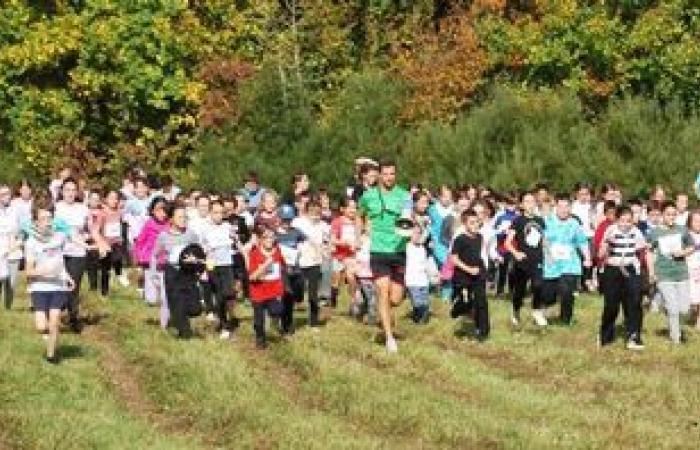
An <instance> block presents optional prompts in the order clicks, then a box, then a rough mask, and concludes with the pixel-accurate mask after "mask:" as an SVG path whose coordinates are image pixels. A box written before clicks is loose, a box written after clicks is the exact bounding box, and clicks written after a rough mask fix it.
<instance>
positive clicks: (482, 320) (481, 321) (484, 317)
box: [452, 280, 491, 337]
mask: <svg viewBox="0 0 700 450" xmlns="http://www.w3.org/2000/svg"><path fill="white" fill-rule="evenodd" d="M464 291H466V292H467V299H468V300H467V302H468V303H469V304H470V305H471V307H472V312H473V314H474V327H475V328H476V330H477V332H478V333H479V335H481V336H483V337H486V336H488V335H489V333H490V332H491V320H490V318H489V303H488V300H487V298H486V280H477V281H473V282H470V283H467V284H466V285H463V284H460V283H455V284H454V286H453V291H452V297H453V301H457V302H462V301H465V300H464Z"/></svg>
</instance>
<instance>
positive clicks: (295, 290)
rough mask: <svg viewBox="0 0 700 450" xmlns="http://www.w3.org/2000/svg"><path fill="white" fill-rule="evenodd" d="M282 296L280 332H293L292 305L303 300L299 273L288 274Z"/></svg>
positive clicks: (301, 278)
mask: <svg viewBox="0 0 700 450" xmlns="http://www.w3.org/2000/svg"><path fill="white" fill-rule="evenodd" d="M284 290H285V292H284V295H283V296H282V306H283V309H282V321H281V326H282V331H283V332H284V333H293V332H294V305H295V304H297V303H299V302H301V301H303V300H304V278H303V276H302V274H300V273H288V274H287V275H286V278H285V287H284Z"/></svg>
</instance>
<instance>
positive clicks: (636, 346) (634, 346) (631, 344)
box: [627, 339, 644, 350]
mask: <svg viewBox="0 0 700 450" xmlns="http://www.w3.org/2000/svg"><path fill="white" fill-rule="evenodd" d="M627 350H644V344H642V343H639V342H635V341H633V340H631V339H630V340H629V341H627Z"/></svg>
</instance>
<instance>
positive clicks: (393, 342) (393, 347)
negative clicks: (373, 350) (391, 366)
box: [386, 337, 399, 353]
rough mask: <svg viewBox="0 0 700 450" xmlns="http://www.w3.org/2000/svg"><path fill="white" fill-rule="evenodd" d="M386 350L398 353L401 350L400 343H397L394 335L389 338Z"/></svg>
mask: <svg viewBox="0 0 700 450" xmlns="http://www.w3.org/2000/svg"><path fill="white" fill-rule="evenodd" d="M386 351H387V352H389V353H396V352H398V351H399V346H398V344H396V339H394V338H393V337H390V338H387V340H386Z"/></svg>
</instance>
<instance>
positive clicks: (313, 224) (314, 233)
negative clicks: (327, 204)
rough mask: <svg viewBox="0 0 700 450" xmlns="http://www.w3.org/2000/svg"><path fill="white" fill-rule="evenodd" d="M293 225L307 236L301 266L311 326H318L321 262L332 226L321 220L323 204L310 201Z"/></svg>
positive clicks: (300, 257) (301, 247)
mask: <svg viewBox="0 0 700 450" xmlns="http://www.w3.org/2000/svg"><path fill="white" fill-rule="evenodd" d="M292 226H293V227H294V228H296V229H298V230H299V231H301V232H302V234H303V235H304V237H305V240H304V242H302V243H301V245H300V247H299V249H300V255H299V266H300V267H301V272H302V275H303V277H304V282H305V284H306V286H305V287H306V292H307V294H308V301H309V326H311V327H317V326H319V325H320V324H321V322H320V319H319V312H320V308H319V303H318V289H319V283H320V281H321V264H322V263H323V253H324V251H326V250H327V248H328V247H329V245H330V226H329V225H328V224H327V223H325V222H324V221H322V220H321V205H320V204H319V203H317V202H313V201H312V202H309V204H308V205H307V207H306V214H304V215H301V216H299V217H297V218H295V219H294V220H293V221H292Z"/></svg>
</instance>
